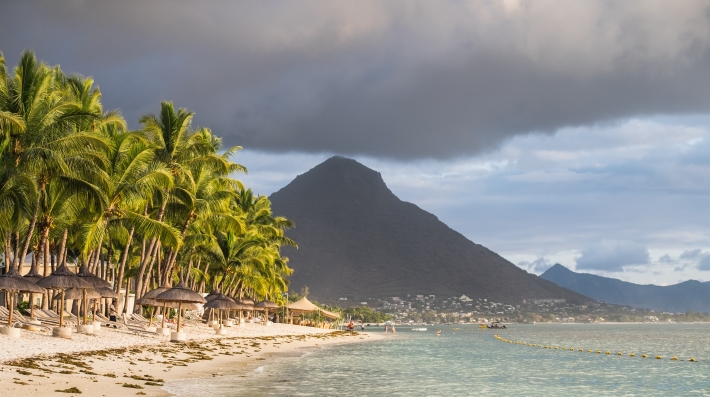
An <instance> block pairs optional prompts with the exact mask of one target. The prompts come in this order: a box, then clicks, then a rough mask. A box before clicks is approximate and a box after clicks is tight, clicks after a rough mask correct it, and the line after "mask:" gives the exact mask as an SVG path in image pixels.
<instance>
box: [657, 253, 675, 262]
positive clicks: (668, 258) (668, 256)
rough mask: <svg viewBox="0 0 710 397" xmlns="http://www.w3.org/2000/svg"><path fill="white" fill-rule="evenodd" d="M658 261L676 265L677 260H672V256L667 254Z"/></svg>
mask: <svg viewBox="0 0 710 397" xmlns="http://www.w3.org/2000/svg"><path fill="white" fill-rule="evenodd" d="M658 261H659V262H661V263H675V262H676V260H675V259H673V258H671V256H670V255H668V254H665V255H663V256H662V257H660V259H658Z"/></svg>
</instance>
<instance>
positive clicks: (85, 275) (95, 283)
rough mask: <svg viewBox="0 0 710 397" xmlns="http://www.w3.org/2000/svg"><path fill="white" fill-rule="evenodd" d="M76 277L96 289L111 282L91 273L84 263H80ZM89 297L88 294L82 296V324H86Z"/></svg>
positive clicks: (109, 284) (107, 286)
mask: <svg viewBox="0 0 710 397" xmlns="http://www.w3.org/2000/svg"><path fill="white" fill-rule="evenodd" d="M76 276H77V277H80V278H81V279H82V280H84V281H86V282H87V283H89V285H91V288H93V289H97V288H111V283H109V282H108V281H106V280H104V279H102V278H101V277H99V276H97V275H95V274H93V273H91V272H90V271H89V267H88V266H86V264H83V265H81V267H80V268H79V273H77V274H76ZM89 299H91V298H89V297H88V296H86V295H85V296H84V298H83V304H84V325H86V312H87V311H88V310H87V308H88V303H89V302H88V300H89Z"/></svg>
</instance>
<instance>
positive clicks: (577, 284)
mask: <svg viewBox="0 0 710 397" xmlns="http://www.w3.org/2000/svg"><path fill="white" fill-rule="evenodd" d="M540 277H542V278H544V279H545V280H549V281H552V282H553V283H555V284H557V285H559V286H561V287H565V288H569V289H571V290H572V291H576V292H579V293H580V294H584V295H586V296H589V297H590V298H594V299H596V300H600V301H604V302H607V303H617V304H621V305H629V306H633V307H638V308H648V309H654V310H659V311H664V312H676V313H677V312H685V311H687V310H692V311H695V312H710V283H708V282H706V283H702V282H700V281H696V280H689V281H685V282H683V283H680V284H675V285H669V286H666V287H661V286H658V285H640V284H634V283H629V282H626V281H621V280H617V279H615V278H608V277H601V276H596V275H593V274H587V273H575V272H573V271H572V270H569V269H567V268H566V267H564V266H562V265H560V264H556V265H554V266H552V267H551V268H549V269H547V271H546V272H545V273H543V274H542V275H541V276H540Z"/></svg>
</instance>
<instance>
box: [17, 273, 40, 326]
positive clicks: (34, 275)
mask: <svg viewBox="0 0 710 397" xmlns="http://www.w3.org/2000/svg"><path fill="white" fill-rule="evenodd" d="M22 277H24V278H25V280H29V281H31V282H33V283H35V284H37V281H39V280H41V279H43V278H44V276H42V275H41V274H39V272H38V271H37V269H35V268H34V267H31V268H30V272H29V273H27V274H25V275H24V276H22ZM34 300H35V293H34V292H30V319H31V320H34V319H35V305H34Z"/></svg>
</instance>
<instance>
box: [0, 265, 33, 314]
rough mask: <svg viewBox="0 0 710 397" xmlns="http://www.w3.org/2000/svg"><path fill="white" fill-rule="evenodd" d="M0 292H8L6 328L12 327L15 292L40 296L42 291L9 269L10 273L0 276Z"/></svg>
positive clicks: (15, 271) (12, 268)
mask: <svg viewBox="0 0 710 397" xmlns="http://www.w3.org/2000/svg"><path fill="white" fill-rule="evenodd" d="M0 291H6V292H8V297H9V299H8V300H9V302H8V303H9V306H10V315H9V317H8V318H7V326H8V327H12V312H13V311H15V306H14V304H13V300H14V295H15V293H16V292H33V293H38V294H41V293H43V292H44V289H42V288H41V287H39V286H38V285H37V284H35V283H33V282H32V281H29V280H26V279H25V278H24V277H22V276H21V275H20V273H18V272H17V269H15V268H14V267H10V271H9V272H7V273H5V274H3V275H2V276H0Z"/></svg>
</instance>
